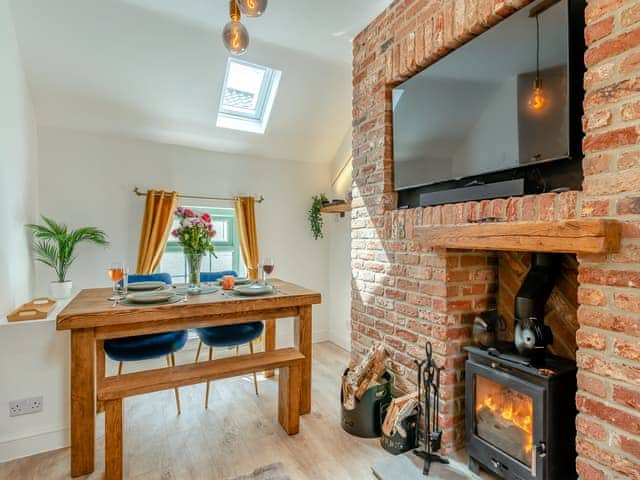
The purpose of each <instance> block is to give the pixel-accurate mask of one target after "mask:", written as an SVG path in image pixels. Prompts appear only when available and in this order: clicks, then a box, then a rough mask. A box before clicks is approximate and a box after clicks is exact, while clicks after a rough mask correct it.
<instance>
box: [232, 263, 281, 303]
mask: <svg viewBox="0 0 640 480" xmlns="http://www.w3.org/2000/svg"><path fill="white" fill-rule="evenodd" d="M274 269H275V261H274V259H273V258H272V257H266V258H265V259H264V261H263V262H262V282H252V281H251V280H250V279H248V278H246V279H245V278H243V277H239V278H234V277H230V278H229V279H228V278H227V277H223V278H222V279H220V280H221V286H222V288H223V289H224V290H228V291H229V292H230V294H231V295H233V296H234V297H262V296H268V295H273V294H275V293H277V292H276V289H275V287H274V286H273V285H271V284H269V282H268V281H267V277H268V276H269V275H271V274H272V273H273V271H274ZM225 279H227V280H226V282H227V283H225ZM225 286H226V287H227V288H225Z"/></svg>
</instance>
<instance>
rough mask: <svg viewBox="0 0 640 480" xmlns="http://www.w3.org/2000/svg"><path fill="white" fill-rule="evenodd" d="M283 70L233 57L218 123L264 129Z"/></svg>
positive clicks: (228, 67)
mask: <svg viewBox="0 0 640 480" xmlns="http://www.w3.org/2000/svg"><path fill="white" fill-rule="evenodd" d="M281 74H282V72H281V71H279V70H274V69H272V68H268V67H263V66H261V65H255V64H253V63H247V62H243V61H240V60H237V59H235V58H229V60H227V73H226V75H225V79H224V86H223V87H222V94H221V96H220V108H219V110H218V120H217V122H216V125H217V126H218V127H222V128H231V129H234V130H243V131H245V132H253V133H264V131H265V129H266V128H267V123H268V122H269V114H270V113H271V108H272V107H273V101H274V99H275V97H276V92H277V90H278V84H279V83H280V76H281Z"/></svg>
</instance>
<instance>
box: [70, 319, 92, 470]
mask: <svg viewBox="0 0 640 480" xmlns="http://www.w3.org/2000/svg"><path fill="white" fill-rule="evenodd" d="M95 363H96V339H95V335H94V330H93V329H82V330H72V331H71V476H72V477H78V476H80V475H86V474H89V473H91V472H93V470H94V468H95V436H96V425H95V419H96V411H95V401H96V392H95V381H96V380H95Z"/></svg>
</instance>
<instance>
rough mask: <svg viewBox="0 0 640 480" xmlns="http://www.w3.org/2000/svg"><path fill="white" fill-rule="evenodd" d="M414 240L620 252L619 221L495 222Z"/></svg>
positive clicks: (424, 233)
mask: <svg viewBox="0 0 640 480" xmlns="http://www.w3.org/2000/svg"><path fill="white" fill-rule="evenodd" d="M414 239H415V240H417V241H419V242H420V243H422V244H423V245H427V246H430V247H444V248H457V249H470V250H502V251H516V252H553V253H609V252H616V251H618V250H619V248H620V224H619V223H618V222H617V221H616V220H564V221H556V222H493V223H469V224H463V225H443V226H433V227H417V228H416V231H415V233H414Z"/></svg>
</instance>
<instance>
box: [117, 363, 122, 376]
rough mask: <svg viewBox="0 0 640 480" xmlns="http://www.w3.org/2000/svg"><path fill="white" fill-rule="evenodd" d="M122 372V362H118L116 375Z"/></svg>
mask: <svg viewBox="0 0 640 480" xmlns="http://www.w3.org/2000/svg"><path fill="white" fill-rule="evenodd" d="M121 374H122V362H118V375H121Z"/></svg>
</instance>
